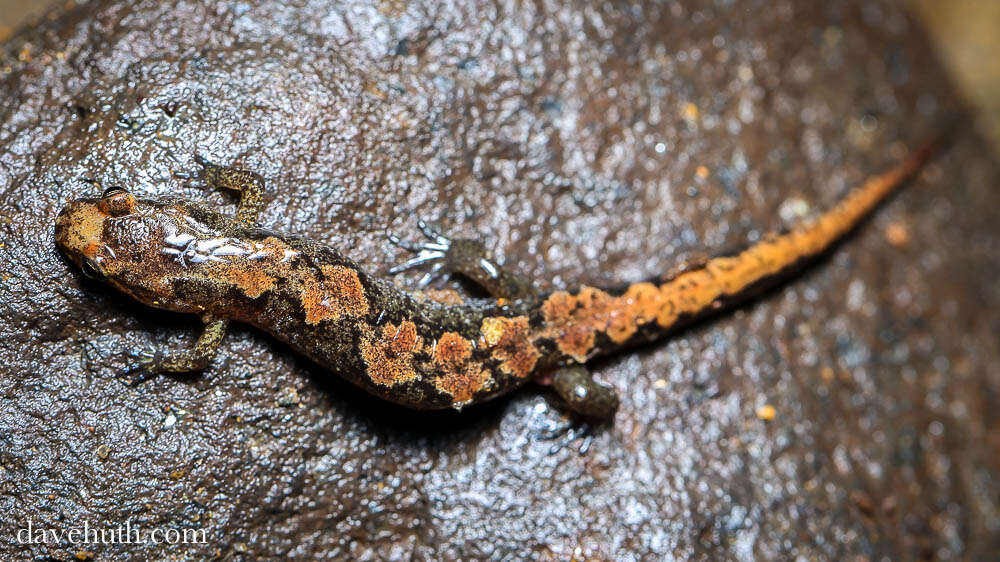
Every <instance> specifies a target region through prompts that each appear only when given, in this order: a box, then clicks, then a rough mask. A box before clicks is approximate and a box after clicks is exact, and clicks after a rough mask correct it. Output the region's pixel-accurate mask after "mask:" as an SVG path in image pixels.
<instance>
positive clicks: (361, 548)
mask: <svg viewBox="0 0 1000 562" xmlns="http://www.w3.org/2000/svg"><path fill="white" fill-rule="evenodd" d="M821 5H822V6H821ZM571 6H575V7H571ZM2 57H3V58H2V60H0V94H2V99H3V100H4V103H3V106H2V107H0V364H2V366H0V373H2V375H0V513H3V516H2V517H0V557H2V558H4V559H10V558H13V559H25V560H28V559H37V558H42V557H45V556H52V557H55V558H58V559H67V558H70V557H74V556H76V555H77V554H79V555H81V556H87V555H93V556H94V557H96V558H98V559H109V560H113V559H123V560H124V559H151V558H158V559H161V558H164V557H169V558H176V559H203V558H205V557H209V556H218V557H221V558H224V559H244V558H245V559H266V558H279V557H288V558H292V559H303V560H311V559H320V558H332V557H346V556H352V557H357V558H360V559H376V558H407V557H413V558H417V559H434V558H459V557H470V558H479V557H484V558H485V557H490V558H504V557H505V558H522V557H532V558H540V559H547V558H557V559H566V558H568V557H570V556H576V557H578V558H582V557H595V558H617V559H629V558H635V559H639V558H647V557H653V556H667V557H677V558H687V557H691V556H694V557H706V558H707V557H711V558H717V557H722V558H734V559H748V560H749V559H753V558H755V557H757V558H765V559H773V558H791V557H794V556H804V557H807V558H819V559H822V558H841V557H843V556H845V555H861V556H864V557H869V558H878V557H882V556H883V555H886V556H890V557H893V558H912V557H932V558H958V557H966V558H985V557H989V556H991V555H995V554H996V553H997V551H998V549H1000V539H998V538H997V537H998V536H1000V494H998V490H1000V483H998V482H997V478H998V476H997V474H998V459H1000V398H998V396H1000V394H998V393H1000V347H998V338H997V336H996V334H997V333H998V332H1000V284H998V283H997V282H996V279H997V278H998V277H1000V247H998V236H997V231H998V227H997V220H996V208H997V207H998V206H1000V191H998V190H997V189H996V185H998V182H1000V167H998V165H997V163H996V162H994V161H992V160H991V159H990V156H989V152H988V150H987V148H986V147H985V145H984V144H983V143H982V142H981V140H980V139H978V138H976V137H975V136H974V135H972V134H962V135H960V136H959V139H958V141H957V143H956V145H955V146H954V147H953V149H952V150H950V151H949V152H948V153H947V154H945V155H943V156H942V157H941V158H939V159H938V160H936V161H935V162H934V163H933V165H931V166H930V167H929V168H927V169H926V170H925V172H924V173H923V174H922V176H921V177H920V178H919V179H918V180H917V181H915V182H914V184H913V185H911V186H910V188H909V189H907V190H906V191H904V192H903V193H901V194H900V196H898V197H896V198H894V199H893V200H892V201H891V202H890V203H889V204H888V205H886V206H884V207H883V208H882V209H881V211H880V212H879V213H878V215H877V216H876V217H875V218H874V219H873V220H872V221H870V222H869V223H868V224H867V225H865V227H864V228H862V229H861V230H860V231H859V232H858V233H857V234H856V235H855V236H853V237H851V239H849V240H848V241H847V243H845V244H843V245H841V246H840V247H839V248H838V249H837V251H836V252H834V253H833V254H832V255H831V256H830V257H829V258H828V259H826V260H824V261H823V262H821V263H820V264H818V265H817V266H816V267H813V268H811V269H810V270H808V271H806V272H805V273H804V274H803V275H802V276H800V277H798V278H797V279H795V280H793V281H792V282H791V283H789V284H788V285H786V286H784V287H782V288H781V289H779V290H777V291H774V292H772V293H771V294H769V295H768V296H766V297H765V298H763V299H761V300H758V301H756V302H754V303H752V304H751V305H749V306H745V307H743V308H742V309H740V310H737V311H734V312H731V313H729V314H725V315H722V316H721V317H719V318H716V319H714V320H712V321H709V322H705V323H702V324H701V325H699V326H698V327H696V328H694V329H691V330H688V331H686V332H684V333H682V334H679V335H678V336H677V337H675V338H673V339H672V340H671V341H667V342H662V343H661V344H658V345H654V346H649V347H648V348H645V349H642V350H640V351H639V352H637V353H633V354H625V355H622V356H619V357H614V358H610V359H608V360H606V361H602V362H600V363H599V364H597V365H596V366H595V367H596V371H597V374H598V376H599V377H600V378H601V379H603V380H606V381H610V382H611V383H612V384H613V385H614V386H615V387H617V389H618V390H619V391H620V393H621V395H622V398H623V400H622V407H621V409H620V411H619V413H618V415H617V416H616V418H615V420H614V423H613V424H612V425H610V426H607V427H604V428H600V429H599V430H598V431H597V432H596V437H595V439H594V440H593V443H592V445H591V447H590V449H589V451H588V452H587V453H586V454H584V455H580V454H579V452H578V449H579V446H578V445H579V443H573V444H570V445H560V443H559V441H555V442H554V441H551V440H545V439H543V438H542V437H541V436H542V435H543V434H544V433H545V430H546V428H550V427H552V426H554V425H556V424H558V423H560V422H561V418H560V414H559V413H558V410H556V409H553V408H551V407H550V406H552V405H553V404H552V403H551V400H550V399H549V398H548V397H547V396H548V395H547V394H546V393H545V392H544V390H541V389H538V388H529V389H527V390H526V391H524V392H521V393H519V394H517V395H515V396H513V397H510V398H509V399H502V400H499V401H495V402H493V403H491V404H489V405H485V406H482V407H477V408H473V409H470V410H467V411H465V412H463V413H461V414H456V413H451V412H448V413H443V414H431V415H428V414H415V413H410V412H407V411H403V410H401V409H398V408H394V407H390V406H387V405H385V404H383V403H381V402H379V401H377V400H375V399H371V398H369V397H367V396H366V395H364V394H362V393H361V392H359V391H358V390H356V389H354V388H353V387H351V386H350V385H348V384H346V383H344V382H342V381H339V380H331V379H330V377H329V376H328V375H327V374H326V373H325V372H324V371H323V370H322V369H320V368H318V367H316V366H315V365H312V364H310V363H309V362H307V361H305V360H303V359H300V358H297V357H295V356H294V355H293V354H292V353H291V352H290V351H289V350H288V349H287V348H285V347H283V346H281V345H279V344H277V343H275V342H274V341H273V340H272V339H270V338H269V337H267V336H266V335H265V334H261V333H258V332H255V331H252V330H248V329H242V330H241V329H238V330H236V331H235V332H234V333H232V334H230V336H229V338H228V339H227V341H226V345H225V349H224V352H223V353H222V354H221V356H220V357H219V358H218V359H217V361H216V363H215V365H214V366H213V367H212V368H211V369H210V370H209V371H208V372H206V373H204V375H202V376H196V377H180V378H177V377H174V378H171V377H164V378H160V379H157V380H155V381H153V382H151V383H148V384H146V385H144V386H141V387H139V388H135V389H130V388H126V387H124V386H123V385H122V384H121V382H119V380H118V379H116V378H115V372H116V369H117V368H119V367H121V366H123V365H124V364H126V362H127V358H126V357H125V353H126V352H127V350H128V349H129V348H130V347H132V346H137V345H149V344H153V343H156V344H162V345H167V346H180V345H185V344H186V343H187V342H188V341H189V340H190V338H191V337H193V335H194V334H193V332H194V327H195V326H196V321H195V320H194V319H191V318H185V317H177V316H172V315H169V314H165V313H160V312H157V311H151V310H147V309H144V308H142V307H140V306H138V305H134V304H132V303H131V302H129V301H128V300H127V299H126V298H125V297H122V296H120V295H118V294H116V293H114V292H112V291H110V290H108V289H105V288H103V287H102V286H99V285H95V284H92V283H89V282H85V281H84V280H83V279H82V277H81V276H80V275H79V274H78V272H76V271H75V270H73V269H72V268H71V267H70V266H69V265H68V264H67V263H66V262H65V260H63V259H62V258H61V257H60V255H59V254H58V252H57V251H56V248H55V246H54V245H53V241H52V225H53V219H54V217H55V215H56V213H57V212H58V210H59V209H60V207H61V205H62V204H63V203H65V202H66V201H67V200H69V199H71V198H73V197H76V196H79V195H81V194H84V193H92V192H93V191H95V189H96V188H95V187H93V186H92V185H90V184H88V183H86V182H84V181H82V180H81V178H92V179H96V180H99V181H101V182H103V183H105V184H108V185H110V184H114V183H120V184H122V185H126V186H129V187H130V188H131V189H133V190H135V191H136V192H141V193H144V194H147V195H156V194H166V193H178V192H179V193H181V194H183V195H185V196H188V197H191V198H196V199H200V200H204V201H205V202H206V203H208V204H210V205H231V204H232V202H231V200H229V199H227V198H226V197H225V196H224V195H223V194H218V193H210V194H208V193H202V192H199V191H197V190H196V189H193V188H188V187H184V186H182V185H181V184H180V183H179V182H178V181H177V180H174V179H172V178H171V171H172V170H177V169H187V168H189V167H190V166H191V164H192V162H193V156H194V154H196V153H201V154H204V155H206V156H208V157H209V158H211V159H213V160H218V161H221V162H235V163H238V164H240V165H242V166H245V167H248V168H251V169H254V170H256V171H258V172H260V173H262V174H263V175H264V176H265V177H266V178H267V179H268V180H269V182H270V185H271V191H270V195H269V197H270V199H271V200H272V202H273V204H272V205H271V206H270V208H269V209H268V210H267V212H265V214H264V216H263V218H262V222H263V224H265V225H267V226H269V227H272V228H275V229H278V230H286V231H293V232H297V233H304V234H307V235H310V236H314V237H318V238H322V239H325V240H328V241H329V242H330V243H331V244H334V245H337V246H339V247H341V248H343V249H345V250H346V251H347V253H348V254H349V255H351V256H352V257H354V258H355V259H357V260H359V261H360V262H361V263H363V264H364V265H366V266H367V267H369V268H371V269H373V270H378V271H384V270H385V269H386V268H387V267H388V266H389V265H390V264H392V263H395V262H396V261H398V260H399V259H400V258H401V254H400V252H399V251H398V250H396V249H393V248H391V247H389V246H388V245H387V244H386V239H385V235H384V233H385V231H386V229H392V230H394V231H396V232H398V233H400V234H404V235H409V236H416V228H415V217H418V216H421V217H426V218H428V219H431V220H432V221H436V222H437V223H438V224H440V225H441V226H442V227H443V228H444V229H446V230H448V231H450V232H453V233H459V234H465V235H470V234H474V233H481V235H482V236H483V237H484V238H485V240H486V242H487V243H488V245H489V246H491V247H493V248H495V249H496V250H497V251H498V252H499V253H500V254H501V255H502V256H503V257H504V258H505V260H506V262H507V263H509V264H516V265H517V266H518V267H520V268H521V269H522V270H523V271H525V272H528V273H530V274H532V275H534V276H535V277H536V278H537V279H539V280H540V281H541V282H542V283H543V284H545V285H546V286H547V287H564V286H569V285H572V284H575V283H578V282H581V281H585V282H590V283H597V284H600V283H619V282H622V281H627V280H635V279H640V278H643V277H648V276H650V275H652V274H655V273H658V272H662V271H664V270H667V269H669V268H671V267H674V266H676V265H677V264H678V263H681V262H683V260H684V259H686V258H690V257H693V256H698V255H703V254H713V253H717V252H719V251H722V250H725V249H731V248H734V247H738V246H740V245H742V243H743V242H744V241H745V240H747V239H750V240H752V239H754V238H755V237H757V236H759V235H760V234H761V233H763V232H764V231H766V230H769V229H775V228H780V227H782V226H783V225H786V224H789V223H790V222H791V221H794V220H796V219H797V218H798V217H799V216H801V215H803V214H808V213H811V212H814V211H816V210H817V209H820V208H823V207H825V206H827V205H829V204H830V203H831V202H833V201H834V200H835V199H836V198H837V196H838V194H840V193H841V192H842V191H843V190H844V189H846V188H847V187H848V186H849V185H851V184H853V183H855V182H857V181H859V180H861V179H862V178H863V177H864V176H865V175H867V174H869V173H872V172H875V171H877V170H880V169H881V168H883V167H885V166H888V165H890V164H891V163H892V162H894V161H895V159H896V158H897V157H898V156H899V155H900V154H902V153H904V152H905V147H908V146H914V145H915V144H917V143H918V142H920V141H922V140H924V139H926V138H927V137H928V136H929V135H930V134H931V132H932V131H934V130H935V129H936V128H937V127H938V126H939V125H940V123H941V122H942V121H943V120H947V119H950V118H953V117H954V115H955V112H956V111H957V107H956V101H955V99H954V97H953V94H952V91H951V88H950V87H949V85H948V84H947V81H946V80H945V78H944V75H943V73H942V71H941V69H940V68H939V66H938V65H937V64H935V62H934V57H933V53H932V52H931V51H930V50H929V48H928V46H927V43H926V42H925V40H924V38H923V36H922V35H921V34H920V33H919V31H918V30H917V29H915V28H914V26H913V24H912V22H911V21H910V19H909V18H908V17H907V16H906V14H905V13H904V12H903V11H902V9H901V8H900V7H898V6H897V5H896V4H895V3H893V2H869V1H862V0H857V1H854V0H833V1H830V2H823V3H820V2H787V1H786V2H777V3H775V2H770V1H766V0H718V1H715V2H693V1H690V2H666V3H664V5H648V6H647V5H643V4H641V3H634V4H623V3H618V4H615V5H613V6H611V5H604V4H603V3H598V2H595V3H594V4H593V5H584V3H575V2H574V3H566V2H545V1H539V2H525V3H520V4H519V3H513V2H507V1H505V0H504V1H498V2H493V3H489V4H486V3H482V4H481V5H475V3H442V2H437V1H433V0H431V1H427V2H400V1H395V0H386V1H385V2H382V3H377V4H374V5H369V4H367V3H363V2H351V3H342V4H339V5H337V6H336V7H331V6H330V4H329V3H328V2H326V1H321V0H315V1H309V0H303V1H299V2H263V1H253V0H249V1H241V2H225V3H215V2H208V1H205V2H193V1H192V2H182V1H160V0H155V1H153V0H149V1H138V2H137V1H132V0H130V1H128V2H125V1H95V2H90V3H87V4H86V5H82V6H78V7H76V8H69V11H67V12H65V13H64V14H62V15H61V16H60V17H58V18H56V19H54V20H52V21H49V22H47V23H45V24H44V25H43V26H42V27H39V28H35V29H30V30H25V31H23V32H21V33H20V34H18V35H15V36H14V37H13V38H11V39H10V40H9V41H8V42H7V43H6V44H5V45H4V46H3V54H2ZM415 279H416V275H414V276H412V277H404V278H403V279H402V280H401V282H403V283H412V282H413V281H414V280H415ZM451 283H454V282H451ZM764 405H770V406H773V408H774V409H775V416H774V418H773V419H771V420H770V421H765V419H762V418H767V417H769V416H767V415H766V414H767V412H766V411H764V410H761V407H762V406H764ZM28 520H31V522H32V525H33V526H34V527H35V528H38V527H45V528H55V529H68V528H70V527H73V526H82V525H83V524H84V523H85V522H86V523H87V524H89V525H90V526H92V527H93V526H117V525H119V524H124V522H125V521H127V520H130V521H131V524H132V525H133V526H138V527H141V528H142V529H144V530H145V531H148V530H151V529H154V528H160V529H181V528H198V529H205V530H206V531H207V535H208V539H209V540H208V543H207V544H197V545H192V544H188V545H165V544H145V545H101V544H96V545H95V544H90V545H82V544H80V545H70V544H69V543H67V542H65V541H63V542H61V543H58V544H33V545H17V544H16V542H15V541H16V537H15V536H16V533H17V531H18V529H21V528H23V527H25V526H26V525H27V522H28Z"/></svg>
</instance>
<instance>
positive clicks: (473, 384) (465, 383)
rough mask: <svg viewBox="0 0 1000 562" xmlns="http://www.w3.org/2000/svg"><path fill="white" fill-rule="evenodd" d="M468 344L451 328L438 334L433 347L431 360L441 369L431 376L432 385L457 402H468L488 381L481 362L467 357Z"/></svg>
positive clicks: (469, 346)
mask: <svg viewBox="0 0 1000 562" xmlns="http://www.w3.org/2000/svg"><path fill="white" fill-rule="evenodd" d="M472 348H473V346H472V342H471V341H469V340H467V339H465V338H463V337H462V336H461V335H460V334H458V333H455V332H445V333H444V334H442V335H441V337H440V338H438V341H437V345H436V346H435V347H434V363H435V364H436V367H437V370H438V371H439V372H440V373H441V375H440V376H438V377H436V378H435V379H434V386H435V387H436V388H437V389H438V390H440V391H441V392H444V393H446V394H448V395H450V396H451V397H452V399H453V400H454V401H455V403H456V404H458V405H461V404H463V403H466V402H469V401H470V400H472V398H473V397H474V396H475V395H476V393H477V392H480V391H482V390H486V389H487V388H488V387H489V386H490V384H491V383H492V378H491V377H490V374H489V372H488V371H486V370H485V369H484V368H483V365H482V363H481V362H479V361H473V360H471V358H472Z"/></svg>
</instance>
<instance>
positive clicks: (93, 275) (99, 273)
mask: <svg viewBox="0 0 1000 562" xmlns="http://www.w3.org/2000/svg"><path fill="white" fill-rule="evenodd" d="M80 269H82V270H83V274H84V275H85V276H86V277H87V278H88V279H93V280H95V281H102V280H104V278H105V277H106V275H105V274H104V270H103V269H101V266H100V265H98V264H97V262H96V261H94V260H92V259H90V258H84V260H83V263H81V264H80Z"/></svg>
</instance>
